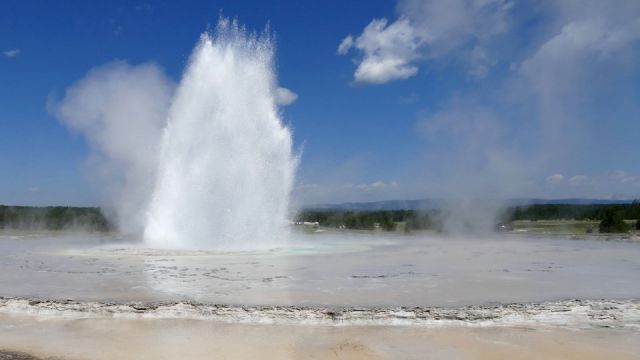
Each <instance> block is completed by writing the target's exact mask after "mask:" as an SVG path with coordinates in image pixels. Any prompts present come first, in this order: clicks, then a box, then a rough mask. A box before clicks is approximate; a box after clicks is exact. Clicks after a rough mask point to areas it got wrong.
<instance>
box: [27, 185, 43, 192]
mask: <svg viewBox="0 0 640 360" xmlns="http://www.w3.org/2000/svg"><path fill="white" fill-rule="evenodd" d="M27 191H28V192H31V193H37V192H40V188H39V187H37V186H32V187H30V188H28V189H27Z"/></svg>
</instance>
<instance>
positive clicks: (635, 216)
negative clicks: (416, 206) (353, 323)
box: [296, 201, 640, 233]
mask: <svg viewBox="0 0 640 360" xmlns="http://www.w3.org/2000/svg"><path fill="white" fill-rule="evenodd" d="M478 211H485V210H478ZM443 216H444V212H443V211H440V210H429V211H416V210H387V211H384V210H381V211H346V210H331V209H328V210H303V211H300V212H299V213H298V215H297V217H296V221H310V222H316V221H317V222H318V223H319V224H320V226H324V227H333V228H342V227H344V228H346V229H361V230H371V229H375V228H379V229H382V230H387V231H393V230H396V229H397V226H398V224H400V223H401V224H402V225H403V227H404V230H405V231H411V230H441V229H442V221H441V219H442V218H443ZM516 220H531V221H537V220H594V221H600V222H601V224H600V227H599V230H600V232H601V233H606V232H626V231H629V230H630V229H631V227H632V225H630V224H629V222H626V221H625V220H635V224H634V225H635V228H637V229H638V230H640V202H639V201H635V202H633V203H630V204H593V205H568V204H537V205H528V206H515V207H509V208H506V209H505V210H504V211H503V212H502V213H501V214H500V216H499V219H498V221H499V222H504V223H511V222H513V221H516Z"/></svg>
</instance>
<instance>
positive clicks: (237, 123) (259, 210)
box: [144, 20, 296, 250]
mask: <svg viewBox="0 0 640 360" xmlns="http://www.w3.org/2000/svg"><path fill="white" fill-rule="evenodd" d="M273 67H274V66H273V47H272V43H271V40H270V38H268V37H265V36H263V37H257V36H251V35H247V34H246V32H245V31H244V30H243V29H240V28H239V27H238V25H237V24H236V23H235V22H230V21H228V20H221V21H220V23H219V24H218V30H217V32H216V34H215V35H214V36H210V35H208V34H204V35H202V37H201V39H200V42H199V44H198V45H197V47H196V48H195V50H194V51H193V54H192V55H191V60H190V63H189V65H188V67H187V70H186V71H185V74H184V77H183V79H182V82H181V83H180V85H179V87H178V89H177V91H176V94H175V98H174V100H173V103H172V105H171V108H170V110H169V115H168V123H167V127H166V129H165V131H164V134H163V138H162V140H161V152H160V158H159V162H158V163H159V166H158V172H157V175H156V176H157V180H156V184H155V189H154V190H153V192H152V196H151V200H150V205H149V210H148V213H147V223H146V226H145V229H144V239H145V241H146V242H147V243H148V244H149V245H151V246H154V247H170V248H215V249H225V250H226V249H233V250H236V249H256V248H267V247H272V246H277V245H278V244H279V243H282V242H283V241H284V240H285V238H286V236H287V223H286V219H287V213H288V206H289V196H290V192H291V188H292V185H293V178H294V172H295V168H296V161H295V159H294V157H293V156H292V152H291V147H292V140H291V133H290V132H289V130H288V129H287V128H286V127H284V126H283V125H282V121H281V119H280V117H279V113H278V107H277V104H276V89H277V86H276V79H275V75H274V69H273Z"/></svg>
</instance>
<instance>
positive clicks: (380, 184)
mask: <svg viewBox="0 0 640 360" xmlns="http://www.w3.org/2000/svg"><path fill="white" fill-rule="evenodd" d="M344 187H345V188H352V189H358V190H361V191H364V192H371V191H380V190H384V189H396V188H398V183H397V182H395V181H391V182H389V183H385V182H384V181H381V180H378V181H375V182H372V183H370V184H365V183H363V184H357V185H354V184H347V185H345V186H344Z"/></svg>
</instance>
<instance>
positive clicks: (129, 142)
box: [53, 61, 174, 233]
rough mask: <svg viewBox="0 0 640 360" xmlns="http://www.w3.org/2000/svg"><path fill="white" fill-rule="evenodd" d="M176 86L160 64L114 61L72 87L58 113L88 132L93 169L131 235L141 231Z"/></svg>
mask: <svg viewBox="0 0 640 360" xmlns="http://www.w3.org/2000/svg"><path fill="white" fill-rule="evenodd" d="M173 91H174V84H173V83H172V81H171V80H169V79H168V78H167V76H166V75H165V74H164V73H163V71H162V70H161V69H160V68H159V67H158V66H157V65H155V64H152V63H149V64H142V65H137V66H132V65H129V64H127V63H126V62H123V61H114V62H111V63H108V64H106V65H103V66H99V67H97V68H94V69H92V70H91V71H89V72H88V73H87V75H86V76H85V77H84V78H83V79H81V80H79V81H77V82H76V83H75V84H73V85H71V86H70V87H69V88H68V89H67V92H66V95H65V98H64V100H63V101H62V102H60V103H59V104H57V105H54V109H53V111H54V114H55V116H56V117H58V118H59V119H60V120H61V121H62V122H63V123H65V124H66V125H67V126H68V127H69V128H71V129H72V130H74V131H77V132H79V133H81V134H82V135H84V136H85V137H86V139H87V141H88V143H89V146H90V148H91V154H90V158H89V161H88V166H89V169H88V173H89V174H90V176H91V177H92V179H93V180H94V181H96V185H97V187H98V189H100V190H101V191H100V195H101V196H102V204H103V205H104V206H105V207H106V208H107V209H113V210H114V214H112V216H113V217H115V221H116V223H117V224H118V225H119V227H120V229H121V230H122V231H123V232H126V233H139V232H140V231H141V229H142V227H143V226H144V222H145V219H144V216H145V214H144V212H145V210H146V206H147V205H148V202H149V197H150V196H151V191H152V190H153V186H154V181H155V172H156V171H157V160H158V153H159V150H160V139H161V135H162V130H163V129H164V128H165V126H166V125H167V111H168V109H169V106H170V103H171V97H172V93H173Z"/></svg>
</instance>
